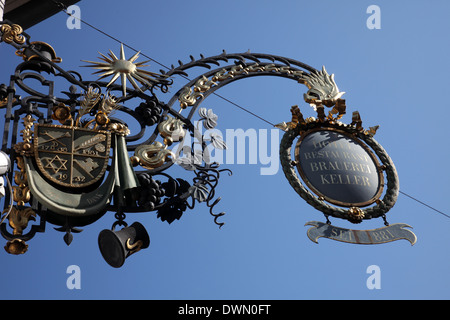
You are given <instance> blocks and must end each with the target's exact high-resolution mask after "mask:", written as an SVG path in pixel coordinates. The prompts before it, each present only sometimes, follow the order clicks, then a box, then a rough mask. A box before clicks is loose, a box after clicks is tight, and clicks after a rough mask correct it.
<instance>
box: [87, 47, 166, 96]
mask: <svg viewBox="0 0 450 320" xmlns="http://www.w3.org/2000/svg"><path fill="white" fill-rule="evenodd" d="M99 54H100V55H101V57H99V59H100V60H102V61H103V62H95V61H87V60H81V61H83V62H88V63H91V65H87V66H83V67H92V68H94V69H98V70H99V71H96V72H94V73H93V74H99V73H101V74H100V75H99V77H100V78H99V79H98V80H100V79H103V78H106V77H108V76H111V75H112V78H111V80H110V81H109V82H108V84H107V85H106V86H107V87H109V86H110V85H111V84H113V83H114V82H115V81H116V80H117V79H118V78H119V77H120V79H121V81H122V93H123V95H124V96H125V95H126V93H127V79H128V81H130V83H131V84H132V86H133V87H134V88H135V89H136V90H139V91H142V90H141V88H140V87H139V85H138V84H137V82H136V80H137V81H138V82H140V83H141V84H142V85H144V86H148V87H151V86H152V85H153V84H155V83H158V82H159V81H158V80H157V79H155V77H161V76H163V75H161V74H157V73H154V72H150V71H146V70H142V69H140V68H141V67H147V66H148V65H146V64H145V63H147V62H148V61H150V60H147V61H142V62H138V63H135V61H136V59H137V58H138V57H139V54H140V51H139V52H137V53H136V54H134V55H133V56H132V57H131V58H130V59H128V60H127V59H126V58H125V52H124V50H123V44H120V58H117V56H116V55H115V54H114V53H113V52H112V51H111V50H109V53H108V56H109V57H108V56H106V55H104V54H102V53H100V52H99Z"/></svg>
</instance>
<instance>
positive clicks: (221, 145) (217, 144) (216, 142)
mask: <svg viewBox="0 0 450 320" xmlns="http://www.w3.org/2000/svg"><path fill="white" fill-rule="evenodd" d="M210 137H211V144H212V145H213V147H214V148H216V149H220V150H225V149H226V148H227V144H226V143H225V141H223V139H222V136H221V135H220V134H218V133H211V135H210Z"/></svg>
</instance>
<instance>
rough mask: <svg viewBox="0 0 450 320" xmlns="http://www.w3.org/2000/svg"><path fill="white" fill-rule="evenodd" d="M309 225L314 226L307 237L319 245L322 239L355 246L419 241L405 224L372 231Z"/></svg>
mask: <svg viewBox="0 0 450 320" xmlns="http://www.w3.org/2000/svg"><path fill="white" fill-rule="evenodd" d="M307 225H310V226H313V227H312V228H309V229H308V232H307V235H308V238H309V239H310V240H311V241H313V242H315V243H318V242H317V239H319V238H321V237H323V238H328V239H332V240H336V241H341V242H347V243H355V244H380V243H386V242H392V241H396V240H401V239H405V240H408V241H409V242H410V243H411V245H414V244H415V243H416V240H417V237H416V235H415V234H414V233H413V232H412V231H410V230H407V229H404V227H408V228H411V226H409V225H407V224H405V223H394V224H391V225H389V226H386V227H383V228H378V229H372V230H352V229H344V228H339V227H335V226H333V225H331V224H327V223H323V222H318V221H309V222H307V223H306V224H305V226H307Z"/></svg>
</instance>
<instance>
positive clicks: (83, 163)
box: [34, 124, 111, 188]
mask: <svg viewBox="0 0 450 320" xmlns="http://www.w3.org/2000/svg"><path fill="white" fill-rule="evenodd" d="M34 130H35V132H34V150H35V159H36V163H37V166H38V168H39V170H40V171H41V173H42V174H43V175H44V176H45V177H46V178H47V179H49V180H50V181H51V182H53V183H56V184H57V185H60V186H64V187H74V188H82V187H87V186H89V185H92V184H93V183H95V182H97V181H99V180H100V179H101V178H102V177H103V176H104V174H105V171H106V168H107V166H108V160H109V154H110V149H111V134H110V133H109V132H108V131H101V130H90V129H84V128H78V127H71V126H60V125H45V124H39V125H35V129H34Z"/></svg>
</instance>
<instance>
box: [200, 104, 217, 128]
mask: <svg viewBox="0 0 450 320" xmlns="http://www.w3.org/2000/svg"><path fill="white" fill-rule="evenodd" d="M198 114H199V115H200V117H201V119H200V120H203V126H204V127H205V129H214V128H215V127H216V126H217V119H218V118H219V117H218V116H217V115H216V114H214V112H213V111H212V109H209V110H208V111H207V110H206V108H200V110H198Z"/></svg>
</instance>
